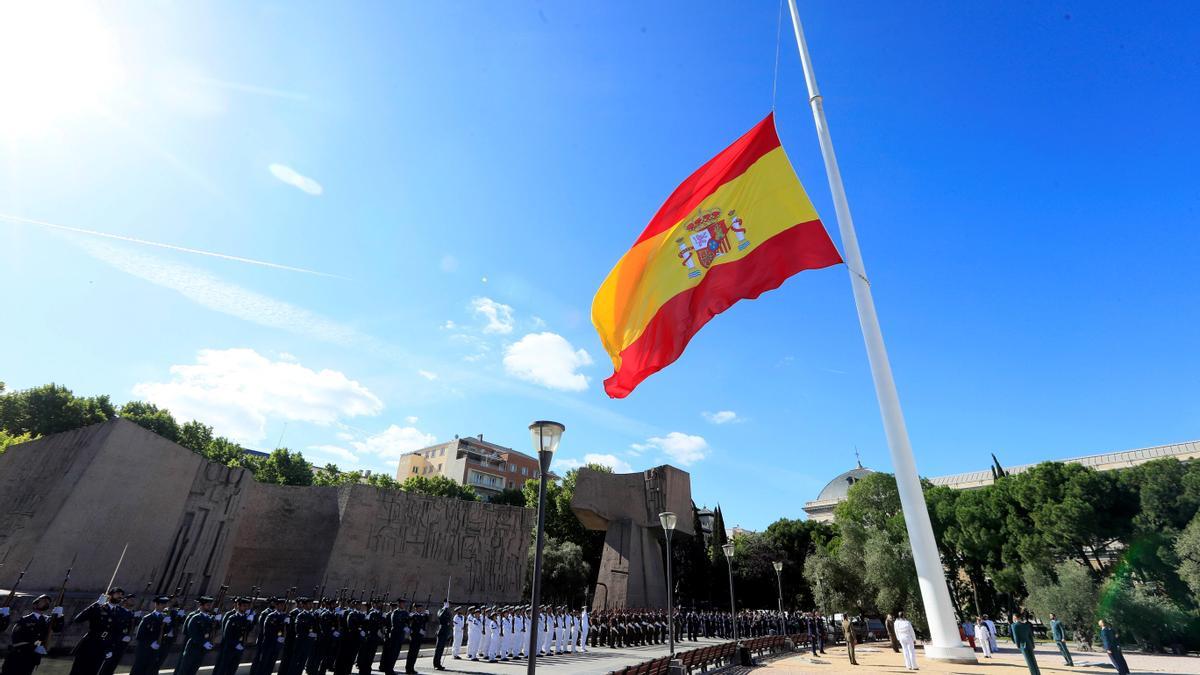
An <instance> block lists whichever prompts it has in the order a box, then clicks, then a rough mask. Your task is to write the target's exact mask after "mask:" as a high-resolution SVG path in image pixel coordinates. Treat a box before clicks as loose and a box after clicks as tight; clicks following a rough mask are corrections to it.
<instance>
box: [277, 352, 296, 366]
mask: <svg viewBox="0 0 1200 675" xmlns="http://www.w3.org/2000/svg"><path fill="white" fill-rule="evenodd" d="M279 360H280V361H288V362H290V363H295V362H296V361H299V360H300V359H298V358H296V356H295V355H294V354H291V353H289V352H279Z"/></svg>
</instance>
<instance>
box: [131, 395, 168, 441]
mask: <svg viewBox="0 0 1200 675" xmlns="http://www.w3.org/2000/svg"><path fill="white" fill-rule="evenodd" d="M120 414H121V417H123V418H125V419H127V420H129V421H130V422H133V423H134V424H137V425H138V426H140V427H142V428H144V429H147V430H149V431H153V432H154V433H156V434H158V435H159V436H162V437H163V438H165V439H167V440H170V441H178V440H179V423H178V422H176V421H175V418H174V417H173V416H171V413H170V412H169V411H167V410H165V409H163V408H159V407H158V406H156V405H154V404H153V403H144V402H142V401H130V402H128V403H126V404H125V405H123V406H121V413H120Z"/></svg>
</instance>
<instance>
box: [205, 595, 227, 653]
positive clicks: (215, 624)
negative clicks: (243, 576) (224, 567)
mask: <svg viewBox="0 0 1200 675" xmlns="http://www.w3.org/2000/svg"><path fill="white" fill-rule="evenodd" d="M228 591H229V586H227V585H225V584H221V588H219V589H217V598H216V602H215V603H214V604H213V607H214V610H213V611H214V613H215V614H218V615H219V614H220V613H221V605H222V604H224V602H225V593H227V592H228ZM219 627H220V623H219V622H217V621H213V622H212V623H210V624H209V625H208V635H207V636H205V640H204V641H205V642H212V641H213V637H214V636H213V629H215V628H219Z"/></svg>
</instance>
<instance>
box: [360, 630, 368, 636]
mask: <svg viewBox="0 0 1200 675" xmlns="http://www.w3.org/2000/svg"><path fill="white" fill-rule="evenodd" d="M358 636H359V637H367V631H365V630H360V631H358Z"/></svg>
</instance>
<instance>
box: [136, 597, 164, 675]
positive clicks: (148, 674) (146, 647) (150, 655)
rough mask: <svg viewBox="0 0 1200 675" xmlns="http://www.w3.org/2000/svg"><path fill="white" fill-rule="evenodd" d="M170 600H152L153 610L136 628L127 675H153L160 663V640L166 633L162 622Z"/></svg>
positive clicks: (161, 598)
mask: <svg viewBox="0 0 1200 675" xmlns="http://www.w3.org/2000/svg"><path fill="white" fill-rule="evenodd" d="M170 602H171V599H170V598H168V597H167V596H165V595H163V596H159V597H157V598H155V599H154V609H153V610H151V611H149V612H146V614H145V615H143V616H142V620H141V621H139V622H138V627H137V632H136V635H137V647H136V648H135V649H134V652H133V667H132V668H131V669H130V671H129V675H155V673H157V672H158V664H159V663H161V662H162V660H161V658H160V656H159V652H161V651H163V645H162V638H163V633H165V632H166V631H165V630H164V629H165V628H166V624H165V623H163V621H164V620H165V619H166V618H167V604H168V603H170Z"/></svg>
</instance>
